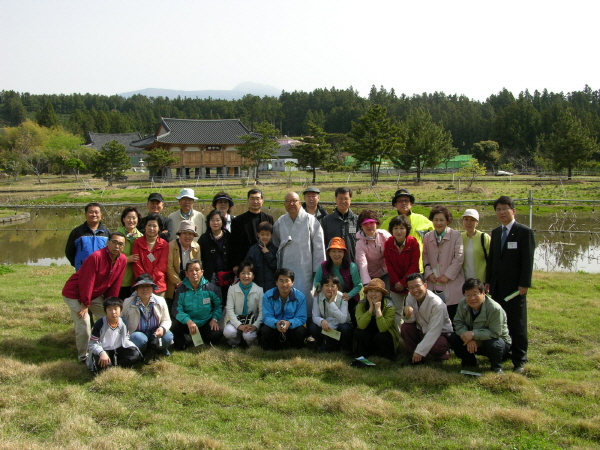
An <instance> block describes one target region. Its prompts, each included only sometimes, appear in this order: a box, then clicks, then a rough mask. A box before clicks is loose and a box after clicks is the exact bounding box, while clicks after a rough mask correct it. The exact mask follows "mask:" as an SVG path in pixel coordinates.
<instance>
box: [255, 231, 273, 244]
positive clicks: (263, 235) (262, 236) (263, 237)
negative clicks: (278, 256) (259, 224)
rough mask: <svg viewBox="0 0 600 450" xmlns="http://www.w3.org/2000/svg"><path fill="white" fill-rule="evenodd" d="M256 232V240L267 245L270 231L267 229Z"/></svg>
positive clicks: (269, 239) (269, 240) (270, 235)
mask: <svg viewBox="0 0 600 450" xmlns="http://www.w3.org/2000/svg"><path fill="white" fill-rule="evenodd" d="M257 234H258V240H259V241H260V243H261V244H263V245H267V244H268V243H269V242H271V237H272V236H273V235H272V234H271V233H269V232H268V231H267V230H260V231H259V232H258V233H257Z"/></svg>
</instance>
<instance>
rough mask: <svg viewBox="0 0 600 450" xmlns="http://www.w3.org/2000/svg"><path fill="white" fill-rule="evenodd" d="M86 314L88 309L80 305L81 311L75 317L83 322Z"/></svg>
mask: <svg viewBox="0 0 600 450" xmlns="http://www.w3.org/2000/svg"><path fill="white" fill-rule="evenodd" d="M87 314H88V308H87V306H84V305H81V309H80V310H79V312H78V313H77V315H78V316H79V318H80V319H81V320H85V318H86V316H87Z"/></svg>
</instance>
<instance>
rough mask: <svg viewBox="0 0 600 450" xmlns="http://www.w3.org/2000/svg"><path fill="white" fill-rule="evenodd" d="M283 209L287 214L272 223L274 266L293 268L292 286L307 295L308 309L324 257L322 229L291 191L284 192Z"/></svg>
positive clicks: (310, 305) (309, 309)
mask: <svg viewBox="0 0 600 450" xmlns="http://www.w3.org/2000/svg"><path fill="white" fill-rule="evenodd" d="M285 209H286V211H287V214H285V215H283V216H281V217H280V218H279V219H278V220H277V222H275V225H274V226H273V239H272V242H273V244H274V245H275V247H277V268H286V269H290V270H292V271H293V272H294V275H295V279H294V287H295V288H296V289H298V290H299V291H301V292H302V293H303V294H304V295H305V296H306V306H307V310H308V311H309V312H310V311H312V300H313V296H312V294H311V291H312V287H313V278H314V274H315V272H316V271H317V269H318V268H319V266H320V265H321V263H322V262H323V261H325V244H324V242H323V230H322V229H321V225H320V224H319V221H318V220H317V219H315V217H314V216H313V215H311V214H308V213H307V212H306V211H305V210H304V209H303V208H302V204H301V203H300V197H299V196H298V194H297V193H295V192H290V193H289V194H287V195H286V196H285Z"/></svg>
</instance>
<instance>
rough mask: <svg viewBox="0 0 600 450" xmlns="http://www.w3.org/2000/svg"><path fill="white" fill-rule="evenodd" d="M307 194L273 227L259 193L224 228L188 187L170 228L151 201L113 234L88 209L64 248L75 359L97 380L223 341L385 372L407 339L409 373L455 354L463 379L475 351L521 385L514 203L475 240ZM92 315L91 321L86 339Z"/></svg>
mask: <svg viewBox="0 0 600 450" xmlns="http://www.w3.org/2000/svg"><path fill="white" fill-rule="evenodd" d="M303 195H304V203H301V201H300V197H299V195H298V194H297V193H295V192H290V193H288V194H287V195H286V196H285V200H284V206H285V210H286V214H284V215H282V216H281V217H280V218H279V219H278V220H277V221H276V222H275V221H274V220H273V217H272V216H271V215H269V214H267V213H266V212H264V211H262V206H263V203H264V197H263V193H262V191H261V190H259V189H251V190H250V191H249V192H248V211H246V212H244V213H243V214H240V215H238V216H236V217H233V216H231V215H230V212H231V208H232V207H233V206H234V202H233V199H232V198H231V196H229V195H228V194H227V193H226V192H220V193H218V194H217V195H215V197H214V199H213V202H212V206H213V210H212V211H210V212H209V213H208V214H207V215H206V218H205V217H204V215H203V214H202V213H201V212H199V211H196V210H194V209H193V205H194V201H195V200H198V199H197V198H196V197H195V196H194V191H193V190H192V189H187V188H186V189H182V190H181V192H180V195H179V196H178V197H177V200H178V201H179V206H180V209H179V210H178V211H176V212H174V213H173V214H171V215H170V216H169V217H163V216H162V215H161V212H162V209H163V207H164V199H163V197H162V195H161V194H158V193H153V194H150V196H149V198H148V211H149V214H148V215H147V216H146V217H144V218H142V217H141V214H140V212H139V211H138V210H137V209H136V208H135V207H127V208H125V210H124V211H123V213H122V215H121V222H122V225H123V226H122V227H120V228H119V229H118V230H117V231H116V232H114V233H111V232H110V231H109V230H107V229H106V227H104V226H103V225H102V224H101V209H100V205H98V204H96V203H91V204H89V205H87V206H86V222H85V223H84V224H82V225H81V226H79V227H77V228H75V229H74V230H73V232H72V233H71V235H70V237H69V240H68V243H67V247H66V253H67V257H68V258H69V260H70V261H71V263H72V264H73V265H74V266H75V268H76V270H77V271H76V273H75V274H73V275H72V276H71V278H70V279H69V280H68V281H67V283H66V285H65V288H64V289H63V298H64V301H65V302H66V303H67V305H68V306H69V308H70V310H71V314H72V317H73V320H74V323H75V331H76V343H77V349H78V354H79V359H80V360H81V361H86V362H87V364H88V366H89V367H90V369H92V370H94V371H97V370H102V369H103V368H105V367H107V366H109V365H116V364H117V360H118V364H119V365H130V364H134V363H135V362H136V361H137V360H139V359H140V358H149V357H150V356H155V355H156V354H164V355H168V354H169V348H170V346H171V345H172V344H173V346H174V348H176V349H180V350H184V349H186V348H187V347H189V346H191V345H199V344H200V343H209V344H211V345H216V344H218V343H219V342H220V341H221V339H222V338H223V337H224V338H225V339H226V341H227V343H228V345H230V346H231V347H237V346H240V345H243V346H252V345H255V344H259V345H260V346H261V347H262V348H264V349H266V350H277V349H283V348H290V347H291V348H301V347H303V346H304V345H306V343H307V342H314V345H315V347H316V348H317V349H318V351H320V352H329V351H338V350H339V351H342V352H344V353H345V354H348V355H355V356H364V357H369V356H371V355H372V354H378V355H381V356H384V357H386V358H389V359H391V360H395V359H396V355H397V351H398V348H399V347H400V343H401V342H403V343H404V351H405V354H406V358H407V364H411V365H417V364H423V363H424V362H426V361H444V360H446V359H448V358H449V357H450V351H451V349H453V350H454V352H455V354H456V355H457V356H458V357H460V358H461V360H462V364H463V366H465V367H471V366H475V365H476V363H477V359H476V358H475V355H476V354H482V355H486V356H488V357H489V359H490V364H491V368H492V370H494V371H495V372H498V373H502V361H503V360H505V359H507V358H511V359H512V362H513V370H514V371H515V372H517V373H523V372H524V364H525V363H526V362H527V307H526V294H527V289H528V288H529V287H530V285H531V274H532V270H533V251H534V247H535V243H534V239H533V232H532V230H530V229H529V228H527V227H526V226H524V225H522V224H519V223H517V222H516V221H515V220H514V217H515V213H516V209H515V205H514V202H513V200H512V199H511V198H510V197H506V196H502V197H500V198H498V199H497V200H496V202H495V203H494V209H495V211H496V216H497V218H498V220H499V221H500V222H501V223H502V226H501V227H498V228H497V229H494V230H493V231H492V235H491V237H490V236H489V235H488V234H486V233H482V232H481V231H479V230H477V225H478V223H479V213H478V211H477V210H476V209H467V210H466V211H465V212H464V214H463V215H462V226H463V229H464V231H463V232H462V233H461V232H459V231H457V230H455V229H453V228H451V227H450V225H451V224H452V221H453V216H452V213H451V212H450V210H449V209H448V208H446V207H444V206H442V205H437V206H434V207H433V208H432V209H431V211H430V213H429V218H427V217H425V216H423V215H421V214H417V213H415V212H412V207H413V205H414V203H415V198H414V196H413V195H412V194H411V193H410V192H409V191H408V190H406V189H400V190H398V191H396V193H395V195H394V197H393V198H392V205H393V206H394V207H395V208H396V210H397V214H396V215H394V216H393V217H389V218H387V220H384V221H383V224H382V223H381V219H380V218H379V216H378V214H377V213H376V212H375V211H373V210H369V209H367V210H363V211H362V212H361V213H360V214H358V215H356V214H355V213H354V212H353V211H352V210H351V203H352V190H351V189H350V188H347V187H340V188H337V189H336V190H335V208H334V210H333V212H331V213H330V214H327V213H326V211H325V209H324V208H323V207H322V206H321V205H320V204H319V201H320V191H319V189H318V188H315V187H311V188H308V189H306V190H305V191H304V192H303ZM175 230H177V231H176V232H175ZM361 292H362V299H361ZM117 309H118V310H119V311H116V310H117ZM88 311H91V312H92V313H93V314H94V316H96V317H101V319H99V320H98V321H97V322H96V323H95V324H94V326H93V327H91V324H90V320H89V315H88ZM117 312H118V314H117Z"/></svg>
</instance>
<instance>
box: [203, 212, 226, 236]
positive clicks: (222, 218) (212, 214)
mask: <svg viewBox="0 0 600 450" xmlns="http://www.w3.org/2000/svg"><path fill="white" fill-rule="evenodd" d="M215 216H219V217H220V218H221V228H225V227H226V226H227V218H226V217H225V214H223V211H221V210H220V209H213V210H212V211H211V212H209V213H208V214H207V215H206V232H207V233H211V231H210V219H212V218H213V217H215Z"/></svg>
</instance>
